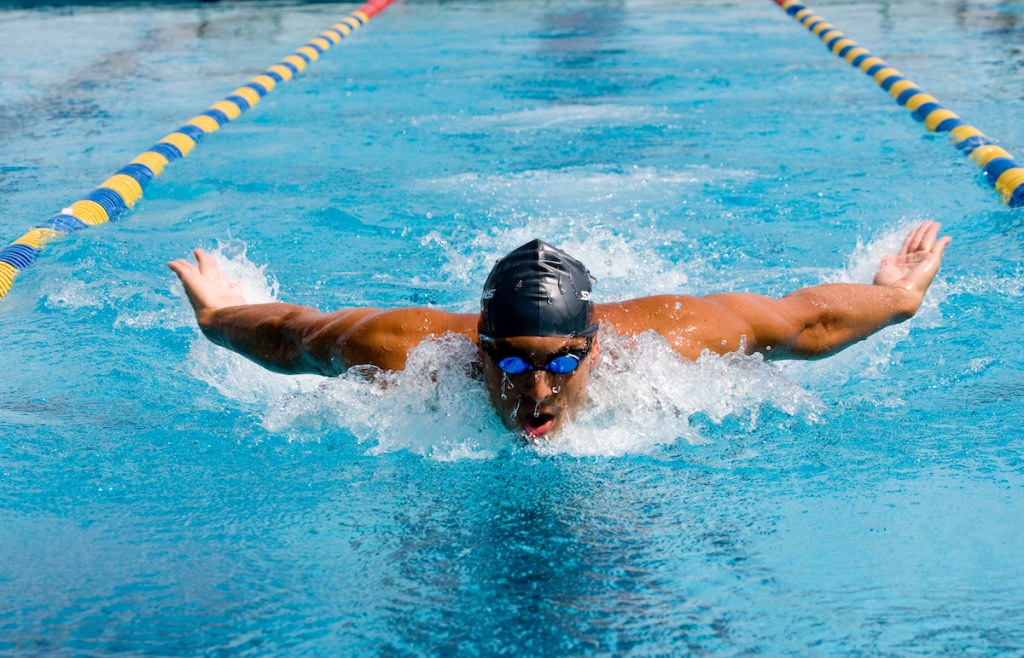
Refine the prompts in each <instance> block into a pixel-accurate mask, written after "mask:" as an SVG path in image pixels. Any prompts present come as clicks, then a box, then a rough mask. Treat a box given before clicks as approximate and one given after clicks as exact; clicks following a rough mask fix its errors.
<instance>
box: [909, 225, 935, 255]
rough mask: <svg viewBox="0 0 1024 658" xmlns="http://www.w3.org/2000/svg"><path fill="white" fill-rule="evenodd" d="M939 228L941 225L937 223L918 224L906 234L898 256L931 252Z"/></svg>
mask: <svg viewBox="0 0 1024 658" xmlns="http://www.w3.org/2000/svg"><path fill="white" fill-rule="evenodd" d="M941 227H942V225H941V224H939V223H938V222H931V221H927V222H921V223H920V224H918V225H917V226H916V227H915V228H914V229H913V230H912V231H910V233H908V234H907V238H906V239H905V240H904V241H903V246H902V247H901V248H900V255H908V254H912V253H915V252H918V251H931V249H932V245H934V244H935V238H936V237H938V235H939V229H940V228H941Z"/></svg>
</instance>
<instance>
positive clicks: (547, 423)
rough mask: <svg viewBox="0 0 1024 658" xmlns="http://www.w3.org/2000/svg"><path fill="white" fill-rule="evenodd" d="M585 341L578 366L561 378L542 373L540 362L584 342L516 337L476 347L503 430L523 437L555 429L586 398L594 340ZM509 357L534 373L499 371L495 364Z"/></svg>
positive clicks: (579, 347) (595, 351) (594, 359)
mask: <svg viewBox="0 0 1024 658" xmlns="http://www.w3.org/2000/svg"><path fill="white" fill-rule="evenodd" d="M590 343H591V346H590V352H589V353H588V354H587V355H586V356H584V357H583V359H582V360H581V361H580V364H579V366H578V367H577V368H576V369H575V370H574V371H572V372H569V373H565V374H557V373H553V372H549V371H547V370H544V364H546V363H548V362H549V361H551V359H554V358H555V357H558V356H561V355H564V354H567V353H568V352H570V351H578V350H583V349H585V348H586V345H587V339H586V338H565V337H561V336H519V337H515V338H503V339H500V340H498V341H496V342H495V343H494V345H493V346H492V347H491V348H489V349H484V348H481V349H480V362H481V364H482V366H483V372H484V381H485V383H486V385H487V392H488V394H489V395H490V397H491V403H492V404H493V405H494V408H495V410H497V412H498V415H499V416H500V417H501V420H502V422H503V423H504V424H505V426H506V427H507V428H509V429H510V430H513V431H516V432H520V433H522V434H523V435H524V436H526V437H527V438H529V439H537V438H541V437H544V436H547V435H548V434H551V433H553V432H557V431H558V430H559V429H561V427H562V426H563V425H564V424H565V422H566V421H567V420H569V419H571V418H572V417H573V416H574V415H575V414H576V410H577V409H579V407H580V406H581V405H582V404H583V403H584V402H585V401H586V399H587V394H586V389H587V380H588V378H589V377H590V369H591V368H592V367H593V365H594V364H595V363H596V362H597V359H598V354H599V351H598V345H597V338H596V337H595V338H592V339H590ZM494 355H497V356H498V358H497V359H496V358H495V356H494ZM509 355H515V356H520V357H522V358H523V359H525V360H526V361H527V362H528V363H530V364H532V365H533V366H534V369H533V370H527V371H526V372H524V373H520V374H518V375H509V374H506V373H504V372H502V371H501V369H500V368H498V365H497V361H498V360H500V358H501V357H503V356H509Z"/></svg>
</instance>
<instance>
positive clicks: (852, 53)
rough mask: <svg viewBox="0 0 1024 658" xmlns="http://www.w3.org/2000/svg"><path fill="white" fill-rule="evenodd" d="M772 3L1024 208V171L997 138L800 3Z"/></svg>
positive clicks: (1004, 196) (787, 0)
mask: <svg viewBox="0 0 1024 658" xmlns="http://www.w3.org/2000/svg"><path fill="white" fill-rule="evenodd" d="M772 1H773V2H774V3H775V4H777V5H778V6H779V7H781V8H782V9H783V11H785V12H786V13H787V14H789V15H790V16H792V17H793V18H794V19H795V20H796V21H797V22H798V23H800V24H801V25H803V26H804V27H805V28H807V30H808V31H809V32H811V34H814V35H815V36H817V37H818V38H819V39H820V40H821V41H822V43H824V44H825V46H826V47H827V48H828V49H829V51H831V52H832V54H833V55H835V56H836V57H839V58H841V59H844V60H846V61H847V62H849V63H850V65H851V66H853V67H855V68H858V69H860V70H861V71H863V72H864V73H866V74H867V75H869V76H871V78H872V79H873V80H874V81H875V83H876V84H877V85H878V86H879V87H881V88H882V89H884V90H885V91H887V92H889V95H891V96H892V97H893V98H894V99H896V102H897V103H899V104H900V105H902V106H903V107H905V108H907V109H908V110H910V112H911V116H913V118H914V119H915V120H917V121H920V122H921V123H923V124H924V125H925V128H927V129H928V130H929V131H931V132H934V133H949V134H950V137H951V138H952V140H953V144H954V145H955V146H956V147H957V149H959V150H960V151H963V152H964V153H965V154H966V155H967V156H968V157H970V158H971V160H973V161H974V162H976V163H977V164H978V165H979V166H980V167H981V168H982V171H983V172H984V174H985V179H986V180H987V181H988V183H989V184H990V185H992V187H994V188H995V189H996V191H997V192H999V195H1000V197H1002V199H1003V202H1004V203H1006V204H1007V205H1009V206H1011V207H1020V206H1024V167H1022V166H1021V165H1020V164H1019V163H1018V162H1017V161H1016V160H1014V158H1013V156H1012V155H1010V154H1009V153H1008V152H1007V151H1006V150H1004V149H1003V148H1001V147H999V146H997V145H996V143H995V141H994V140H992V139H991V138H989V137H988V136H987V135H985V134H984V133H983V132H981V131H980V130H978V129H977V128H975V127H974V126H971V125H969V124H968V123H967V122H966V121H964V120H963V119H961V118H960V116H959V115H958V114H956V113H955V112H953V111H952V110H950V109H949V108H947V107H945V106H943V105H942V104H941V103H939V101H938V100H937V99H936V98H935V97H934V96H932V95H930V94H927V93H925V92H924V90H922V89H921V88H920V87H919V86H918V85H917V84H915V83H913V82H911V81H910V80H908V79H907V78H905V77H904V76H903V74H902V73H900V72H899V71H897V70H896V69H894V68H893V67H891V66H889V64H888V63H886V61H885V60H883V59H882V58H881V57H876V56H875V55H873V54H871V52H870V51H868V49H867V48H863V47H861V46H859V45H858V44H857V43H856V42H855V41H854V40H853V39H851V38H849V37H848V36H846V34H844V33H843V32H840V31H839V29H838V28H836V27H835V26H834V25H832V24H831V23H829V22H828V21H826V20H825V19H824V18H822V17H821V16H818V15H817V14H815V13H814V12H813V11H812V10H811V9H809V8H808V7H806V6H805V5H802V4H800V3H799V2H796V0H772Z"/></svg>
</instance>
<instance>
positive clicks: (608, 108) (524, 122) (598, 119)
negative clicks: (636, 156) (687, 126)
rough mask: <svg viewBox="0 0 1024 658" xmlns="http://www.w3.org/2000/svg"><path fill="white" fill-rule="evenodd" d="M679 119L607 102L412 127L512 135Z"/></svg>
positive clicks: (423, 120) (427, 119) (431, 119)
mask: <svg viewBox="0 0 1024 658" xmlns="http://www.w3.org/2000/svg"><path fill="white" fill-rule="evenodd" d="M681 119H682V117H680V116H679V115H678V114H675V113H673V112H670V111H668V110H667V109H665V108H656V107H651V106H647V105H615V104H611V103H595V104H581V103H566V104H559V105H555V106H550V107H537V108H530V109H526V110H517V111H514V112H506V113H498V114H480V115H475V116H460V117H459V120H458V122H456V123H452V120H451V117H450V116H441V117H439V116H433V117H420V118H418V119H416V120H415V121H414V122H413V124H414V125H417V126H419V125H423V124H428V125H432V124H438V125H439V126H440V130H441V131H443V132H452V133H463V132H470V131H481V130H483V131H493V130H507V131H512V132H519V131H533V130H548V129H553V128H564V127H565V126H567V125H568V126H577V125H578V126H582V127H587V128H591V127H593V126H600V125H612V126H625V125H643V124H651V123H674V122H678V121H680V120H681Z"/></svg>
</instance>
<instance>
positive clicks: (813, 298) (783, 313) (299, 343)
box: [169, 222, 950, 439]
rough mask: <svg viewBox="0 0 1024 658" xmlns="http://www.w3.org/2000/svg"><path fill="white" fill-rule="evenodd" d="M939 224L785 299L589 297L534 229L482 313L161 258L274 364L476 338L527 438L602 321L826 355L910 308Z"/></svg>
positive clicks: (684, 344)
mask: <svg viewBox="0 0 1024 658" xmlns="http://www.w3.org/2000/svg"><path fill="white" fill-rule="evenodd" d="M938 233H939V224H937V223H935V222H924V223H922V224H920V225H919V226H918V227H916V228H915V229H913V230H912V231H911V232H910V233H909V234H908V235H907V237H906V239H905V240H904V242H903V246H902V247H901V249H900V251H899V253H897V254H890V255H887V256H886V257H885V258H883V260H882V263H881V266H880V267H879V269H878V272H877V273H876V274H875V278H874V282H873V283H871V284H856V283H831V284H824V285H818V286H812V287H809V288H803V289H801V290H797V291H796V292H793V293H790V294H789V295H786V296H784V297H781V298H771V297H764V296H761V295H756V294H751V293H741V292H737V293H724V294H715V295H708V296H705V297H691V296H686V295H673V294H666V295H657V296H653V297H642V298H638V299H630V300H627V301H622V302H612V303H602V304H595V303H594V302H593V301H592V300H591V288H590V281H591V277H590V273H589V272H588V271H587V268H586V267H584V265H583V264H582V263H581V262H580V261H578V260H576V259H575V258H573V257H572V256H570V255H569V254H566V253H565V252H563V251H561V250H559V249H556V248H554V247H552V246H551V245H548V244H546V243H544V242H542V241H540V240H534V241H532V242H529V243H527V244H525V245H523V246H521V247H519V248H518V249H516V250H514V251H512V252H511V253H509V254H508V255H507V256H505V257H504V258H502V259H500V260H499V261H498V262H497V263H496V264H495V266H494V268H493V269H492V270H491V272H490V275H489V276H488V277H487V281H486V282H485V283H484V288H483V293H482V295H481V300H480V313H448V312H445V311H440V310H437V309H432V308H397V309H387V310H384V309H376V308H350V309H344V310H340V311H336V312H333V313H322V312H320V311H318V310H315V309H312V308H309V307H305V306H297V305H293V304H284V303H272V304H248V303H246V300H245V297H244V296H243V294H242V292H241V288H240V287H239V285H238V283H236V282H232V281H229V280H227V278H226V277H225V275H224V273H223V272H222V271H221V269H220V267H219V265H218V264H217V262H216V260H214V258H213V257H212V256H210V255H209V254H207V253H205V252H204V251H202V250H201V249H196V250H195V251H194V255H195V258H196V264H192V263H191V262H190V261H187V260H184V259H179V260H176V261H173V262H171V263H169V267H170V268H171V269H172V270H173V271H174V273H175V274H177V275H178V277H179V278H180V279H181V282H182V284H183V285H184V286H185V292H186V294H187V296H188V299H189V302H191V304H192V308H193V310H194V311H195V314H196V319H197V321H198V323H199V327H200V329H201V330H202V332H203V333H204V334H205V335H206V337H207V338H209V339H210V340H211V341H213V342H214V343H216V344H218V345H221V346H223V347H226V348H228V349H230V350H234V351H235V352H238V353H239V354H241V355H243V356H245V357H247V358H249V359H251V360H253V361H255V362H256V363H258V364H260V365H262V366H264V367H265V368H268V369H269V370H273V371H275V372H281V373H288V374H300V373H316V374H321V375H328V376H333V375H339V374H341V373H343V372H345V370H346V369H348V368H351V367H353V366H359V365H369V366H376V367H378V368H381V369H383V370H401V369H403V368H404V367H405V362H406V356H407V355H408V353H409V351H410V350H411V349H413V348H414V347H416V346H417V345H418V344H420V343H421V342H422V341H424V340H426V339H428V338H431V337H440V336H442V335H444V334H448V333H454V334H459V335H462V336H465V337H466V338H468V339H470V340H472V341H473V342H474V343H475V344H476V345H477V354H478V358H479V362H480V368H481V371H482V373H483V378H484V382H485V385H486V387H487V391H488V393H489V395H490V399H491V402H492V404H493V405H494V408H495V410H496V411H497V412H498V415H499V416H501V420H502V422H503V423H504V424H505V426H506V427H508V428H509V429H510V430H513V431H515V432H517V433H520V434H521V435H523V436H525V437H527V438H529V439H537V438H539V437H544V436H547V435H550V434H553V433H555V432H557V431H558V430H559V429H560V428H561V427H562V426H563V425H564V424H565V422H566V421H567V420H568V419H571V418H572V417H573V415H574V414H575V412H576V410H577V409H579V408H580V406H581V405H583V404H585V402H586V399H587V395H586V388H587V379H588V377H589V375H590V371H591V369H592V368H593V367H594V365H595V364H596V363H597V362H598V355H599V354H600V344H599V341H598V329H599V328H600V327H601V326H607V327H608V328H610V329H612V330H614V331H615V332H616V333H618V334H620V335H636V334H640V333H643V332H647V331H654V332H656V333H658V334H660V335H661V336H662V337H664V338H665V340H666V341H668V344H669V345H670V346H671V347H672V349H674V350H675V351H676V352H678V353H679V355H680V356H682V357H684V358H686V359H697V358H698V357H700V355H701V354H702V353H703V352H705V351H706V350H710V351H711V352H715V353H718V354H726V353H729V352H735V351H737V350H742V351H744V352H746V353H755V352H757V353H761V354H763V355H764V357H765V358H766V359H815V358H820V357H824V356H828V355H830V354H834V353H836V352H838V351H839V350H842V349H843V348H845V347H847V346H849V345H851V344H853V343H856V342H858V341H861V340H863V339H865V338H867V337H868V336H870V335H871V334H873V333H875V332H876V331H878V330H880V329H882V328H884V327H887V326H889V325H892V324H896V323H898V322H902V321H904V320H906V319H908V318H910V317H911V316H913V315H914V314H915V313H916V312H917V310H918V308H919V307H920V305H921V302H922V301H923V300H924V295H925V292H926V291H927V290H928V286H929V285H930V284H931V282H932V279H933V278H934V277H935V273H936V272H937V271H938V269H939V264H940V262H941V260H942V253H943V251H944V250H945V248H946V245H948V244H949V242H950V238H949V237H943V238H938Z"/></svg>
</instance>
